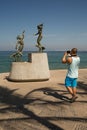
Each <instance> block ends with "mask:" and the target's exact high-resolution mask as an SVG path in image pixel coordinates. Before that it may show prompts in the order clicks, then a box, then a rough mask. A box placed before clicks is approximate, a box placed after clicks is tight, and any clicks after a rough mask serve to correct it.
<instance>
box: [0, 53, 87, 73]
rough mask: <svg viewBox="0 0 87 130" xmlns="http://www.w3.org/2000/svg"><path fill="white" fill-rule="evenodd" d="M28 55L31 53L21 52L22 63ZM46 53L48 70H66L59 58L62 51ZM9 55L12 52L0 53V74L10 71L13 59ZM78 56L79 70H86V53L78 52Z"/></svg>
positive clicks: (26, 59)
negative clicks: (79, 61) (79, 60)
mask: <svg viewBox="0 0 87 130" xmlns="http://www.w3.org/2000/svg"><path fill="white" fill-rule="evenodd" d="M28 53H31V52H28V51H24V52H23V57H22V61H28ZM46 53H47V56H48V64H49V69H50V70H55V69H67V65H65V64H62V63H61V58H62V56H63V54H64V52H63V51H48V52H46ZM11 54H13V52H12V51H0V73H4V72H9V71H10V68H11V63H12V61H13V59H12V58H10V55H11ZM78 55H79V56H80V59H81V63H80V68H87V51H81V52H78Z"/></svg>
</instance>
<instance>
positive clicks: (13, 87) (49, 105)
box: [0, 70, 87, 130]
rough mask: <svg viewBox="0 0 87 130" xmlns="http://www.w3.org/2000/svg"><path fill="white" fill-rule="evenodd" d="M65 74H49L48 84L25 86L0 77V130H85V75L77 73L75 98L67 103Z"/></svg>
mask: <svg viewBox="0 0 87 130" xmlns="http://www.w3.org/2000/svg"><path fill="white" fill-rule="evenodd" d="M65 73H66V71H62V70H61V71H60V72H59V71H51V78H50V80H49V81H44V82H26V83H16V82H9V81H7V80H6V79H5V77H6V75H7V76H8V74H4V75H3V76H2V75H1V76H0V80H1V81H0V130H87V81H86V80H87V75H86V74H85V75H84V76H82V74H83V73H84V71H81V72H80V77H79V81H78V92H77V94H78V99H77V101H76V102H74V103H70V100H69V98H70V95H69V94H68V92H67V91H66V89H65V87H64V84H63V83H64V77H65ZM3 77H4V78H3ZM84 79H86V80H85V82H83V81H84Z"/></svg>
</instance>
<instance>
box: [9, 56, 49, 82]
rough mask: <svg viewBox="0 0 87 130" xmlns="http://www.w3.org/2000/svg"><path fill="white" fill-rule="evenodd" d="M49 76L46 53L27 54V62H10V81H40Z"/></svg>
mask: <svg viewBox="0 0 87 130" xmlns="http://www.w3.org/2000/svg"><path fill="white" fill-rule="evenodd" d="M49 78H50V73H49V66H48V58H47V54H46V53H31V54H29V62H12V65H11V71H10V74H9V77H8V79H9V80H11V81H42V80H48V79H49Z"/></svg>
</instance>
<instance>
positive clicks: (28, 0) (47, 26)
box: [0, 0, 87, 51]
mask: <svg viewBox="0 0 87 130" xmlns="http://www.w3.org/2000/svg"><path fill="white" fill-rule="evenodd" d="M41 23H43V38H42V40H41V44H42V45H43V46H45V47H46V51H65V50H69V49H71V48H73V47H76V48H78V50H81V51H83V50H87V0H0V51H5V50H9V51H11V50H15V46H16V42H17V39H16V37H17V35H21V34H22V31H23V30H25V38H24V50H27V51H32V50H37V48H36V46H35V45H36V41H37V36H34V34H35V33H37V31H38V30H37V25H39V24H41Z"/></svg>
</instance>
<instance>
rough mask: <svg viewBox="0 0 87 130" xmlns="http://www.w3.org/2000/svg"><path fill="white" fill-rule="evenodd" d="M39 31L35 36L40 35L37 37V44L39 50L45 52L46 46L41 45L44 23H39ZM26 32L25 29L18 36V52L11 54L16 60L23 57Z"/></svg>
mask: <svg viewBox="0 0 87 130" xmlns="http://www.w3.org/2000/svg"><path fill="white" fill-rule="evenodd" d="M37 29H38V32H37V33H36V34H34V35H35V36H36V35H38V37H37V44H36V47H38V49H39V52H43V50H45V47H44V46H42V45H41V43H40V41H41V39H42V37H43V36H42V29H43V24H39V25H37ZM24 33H25V31H23V32H22V35H18V36H17V43H16V47H15V49H16V52H15V53H13V54H12V55H11V57H12V58H13V59H14V61H15V62H17V61H21V58H22V52H23V48H24Z"/></svg>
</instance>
